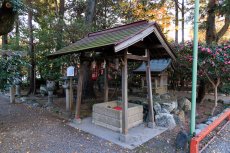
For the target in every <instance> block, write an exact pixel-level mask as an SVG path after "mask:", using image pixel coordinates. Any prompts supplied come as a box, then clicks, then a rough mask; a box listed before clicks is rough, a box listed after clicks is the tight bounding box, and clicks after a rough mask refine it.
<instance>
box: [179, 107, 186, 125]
mask: <svg viewBox="0 0 230 153" xmlns="http://www.w3.org/2000/svg"><path fill="white" fill-rule="evenodd" d="M178 117H179V119H180V121H181V122H183V123H185V113H184V111H183V110H180V111H179V113H178Z"/></svg>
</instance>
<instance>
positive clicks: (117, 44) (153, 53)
mask: <svg viewBox="0 0 230 153" xmlns="http://www.w3.org/2000/svg"><path fill="white" fill-rule="evenodd" d="M89 51H90V52H92V51H93V52H99V53H100V54H101V57H104V59H105V60H110V59H115V58H118V59H119V60H120V62H121V65H122V102H123V104H122V135H121V138H120V139H121V140H122V141H126V140H127V134H128V127H127V124H128V114H127V109H128V63H127V62H128V60H129V61H130V60H141V61H144V62H146V63H147V67H146V76H147V77H146V78H147V86H148V94H149V96H148V104H149V115H150V116H149V124H148V126H149V127H152V128H153V127H154V112H153V101H152V82H151V70H150V60H151V59H159V58H172V59H173V60H175V59H176V57H175V54H174V52H173V50H172V48H171V46H170V44H169V43H168V42H167V40H166V38H165V36H164V35H163V33H162V32H161V29H160V27H159V25H158V24H157V23H156V22H148V21H146V20H143V21H139V22H134V23H131V24H127V25H123V26H118V27H115V28H110V29H106V30H102V31H98V32H95V33H90V34H88V35H87V36H86V37H85V38H83V39H81V40H79V41H77V42H76V43H73V44H71V45H69V46H67V47H64V48H62V49H61V50H59V51H56V52H54V53H52V54H51V55H49V57H56V56H61V55H65V54H73V53H84V52H89ZM83 61H84V57H83V54H82V56H81V64H82V62H83ZM106 70H107V68H106V67H105V74H106V73H107V71H106ZM83 71H84V69H83V68H82V66H81V65H80V74H79V78H78V91H77V106H76V118H79V114H80V105H81V95H82V83H83V81H82V80H83ZM105 76H107V75H105ZM104 86H105V89H106V90H105V92H104V95H105V96H104V101H108V79H107V78H106V77H105V82H104Z"/></svg>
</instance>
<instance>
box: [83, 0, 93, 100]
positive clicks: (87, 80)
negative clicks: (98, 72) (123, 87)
mask: <svg viewBox="0 0 230 153" xmlns="http://www.w3.org/2000/svg"><path fill="white" fill-rule="evenodd" d="M95 8H96V0H87V8H86V13H85V14H86V15H85V24H86V26H88V27H90V26H91V25H92V23H93V18H94V16H95ZM82 66H83V67H84V69H83V70H84V74H83V78H84V79H83V97H84V98H95V97H96V95H95V92H94V88H93V84H94V82H93V80H92V79H91V73H92V72H91V69H90V62H88V61H85V62H83V64H82Z"/></svg>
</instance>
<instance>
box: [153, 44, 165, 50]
mask: <svg viewBox="0 0 230 153" xmlns="http://www.w3.org/2000/svg"><path fill="white" fill-rule="evenodd" d="M150 48H154V49H156V48H164V46H163V45H161V44H160V45H153V46H152V47H151V46H150Z"/></svg>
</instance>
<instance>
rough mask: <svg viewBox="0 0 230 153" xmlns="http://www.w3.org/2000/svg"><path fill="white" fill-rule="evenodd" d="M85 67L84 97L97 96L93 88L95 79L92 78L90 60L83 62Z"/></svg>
mask: <svg viewBox="0 0 230 153" xmlns="http://www.w3.org/2000/svg"><path fill="white" fill-rule="evenodd" d="M82 67H83V70H84V72H83V98H85V99H86V98H95V97H96V96H95V92H94V88H93V84H94V82H93V80H92V79H91V70H90V62H88V61H85V62H83V64H82Z"/></svg>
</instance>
